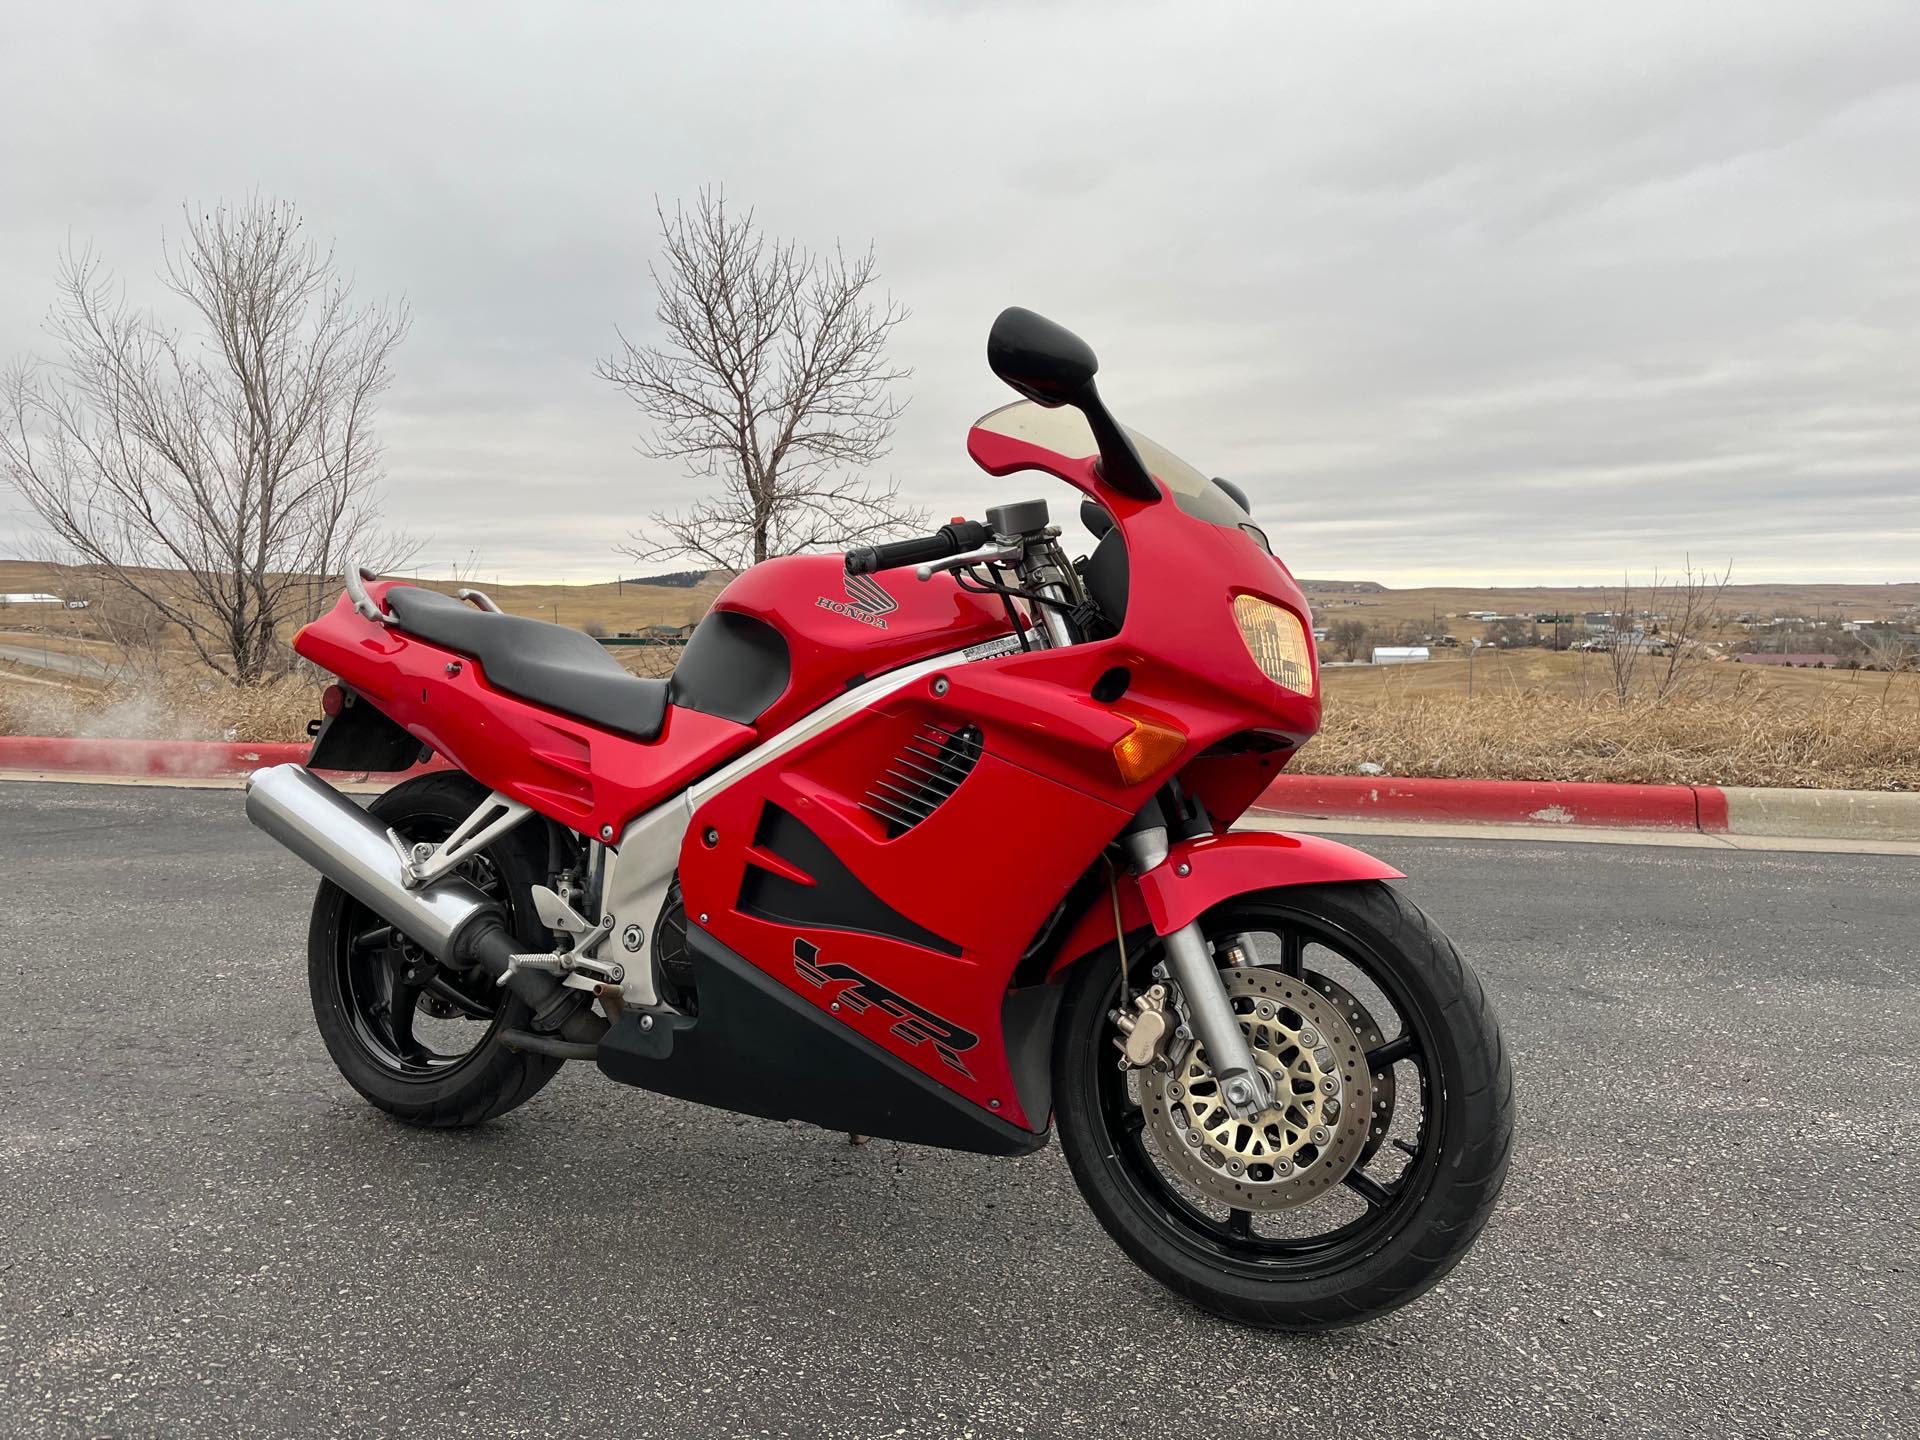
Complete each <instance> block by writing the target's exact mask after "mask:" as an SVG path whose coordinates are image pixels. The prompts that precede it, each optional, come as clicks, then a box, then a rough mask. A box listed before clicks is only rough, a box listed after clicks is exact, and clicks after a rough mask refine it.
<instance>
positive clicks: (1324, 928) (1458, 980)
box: [1054, 882, 1513, 1330]
mask: <svg viewBox="0 0 1920 1440" xmlns="http://www.w3.org/2000/svg"><path fill="white" fill-rule="evenodd" d="M1201 928H1202V930H1203V931H1204V932H1205V934H1206V937H1207V940H1208V943H1209V946H1210V948H1211V949H1212V950H1213V952H1214V955H1215V957H1216V959H1217V960H1218V962H1219V963H1220V964H1221V966H1222V978H1223V981H1224V982H1225V984H1226V989H1227V992H1228V996H1229V999H1230V1000H1231V1002H1232V1004H1233V1007H1234V1009H1235V1011H1236V1013H1237V1014H1238V1015H1239V1018H1240V1021H1241V1028H1242V1031H1243V1032H1244V1033H1245V1034H1246V1035H1247V1039H1248V1044H1249V1047H1250V1049H1251V1050H1252V1051H1253V1053H1254V1056H1255V1059H1256V1061H1257V1062H1258V1063H1259V1064H1260V1065H1261V1067H1262V1068H1263V1069H1265V1070H1266V1071H1267V1072H1268V1074H1269V1075H1270V1076H1271V1077H1272V1078H1273V1080H1274V1082H1275V1093H1276V1096H1277V1097H1279V1098H1277V1100H1276V1104H1275V1107H1274V1108H1273V1109H1272V1110H1270V1111H1268V1112H1267V1113H1266V1114H1265V1115H1263V1116H1260V1117H1257V1118H1256V1119H1255V1120H1254V1121H1253V1122H1252V1123H1246V1122H1239V1121H1235V1120H1233V1119H1232V1117H1231V1116H1230V1115H1228V1114H1227V1112H1226V1110H1225V1108H1224V1105H1223V1104H1222V1103H1221V1101H1220V1099H1219V1096H1218V1087H1217V1085H1216V1084H1215V1082H1214V1081H1213V1078H1212V1073H1211V1070H1210V1069H1209V1068H1208V1067H1207V1065H1206V1058H1205V1051H1204V1049H1203V1048H1202V1047H1200V1046H1198V1045H1197V1044H1194V1043H1192V1042H1191V1041H1190V1040H1187V1039H1182V1038H1179V1037H1176V1038H1175V1039H1174V1040H1173V1041H1172V1043H1170V1044H1169V1045H1168V1046H1167V1047H1166V1048H1165V1050H1164V1051H1163V1057H1164V1058H1163V1059H1162V1061H1161V1063H1159V1064H1157V1065H1150V1066H1146V1067H1143V1068H1132V1067H1129V1066H1128V1065H1127V1064H1126V1063H1125V1062H1124V1061H1122V1060H1121V1059H1120V1052H1119V1051H1118V1050H1117V1049H1116V1048H1115V1046H1114V1044H1113V1037H1115V1036H1116V1035H1118V1034H1119V1033H1120V1032H1119V1029H1118V1028H1117V1027H1116V1025H1115V1024H1114V1022H1113V1019H1112V1018H1111V1017H1112V1012H1113V1011H1114V1010H1115V1009H1116V1007H1118V1006H1120V1005H1121V996H1120V987H1121V975H1120V965H1119V963H1118V961H1117V958H1116V957H1115V956H1114V954H1113V952H1111V951H1109V952H1107V953H1106V954H1105V955H1104V956H1096V957H1093V958H1090V959H1088V960H1087V961H1084V962H1083V963H1082V964H1081V965H1080V967H1079V968H1078V971H1077V972H1076V973H1075V975H1074V976H1073V977H1072V978H1071V979H1070V980H1069V981H1068V987H1069V988H1068V992H1067V995H1066V997H1065V1000H1064V1004H1063V1007H1062V1010H1061V1017H1060V1026H1059V1030H1058V1032H1057V1038H1056V1041H1055V1051H1054V1093H1055V1096H1056V1097H1057V1099H1056V1103H1057V1108H1058V1116H1059V1125H1060V1140H1061V1146H1062V1148H1063V1149H1064V1151H1065V1152H1066V1156H1067V1162H1068V1164H1069V1166H1070V1167H1071V1168H1072V1171H1073V1175H1074V1179H1075V1180H1076V1181H1077V1182H1078V1184H1079V1186H1080V1189H1081V1192H1082V1193H1083V1194H1084V1195H1085V1196H1086V1198H1087V1202H1088V1204H1089V1205H1090V1206H1091V1207H1092V1209H1093V1211H1094V1213H1095V1214H1096V1215H1097V1216H1098V1217H1099V1219H1100V1221H1101V1223H1102V1224H1103V1225H1104V1226H1105V1227H1106V1229H1107V1231H1108V1233H1110V1234H1111V1235H1112V1236H1113V1237H1114V1239H1115V1240H1116V1241H1117V1242H1118V1243H1119V1244H1120V1246H1121V1248H1122V1249H1124V1250H1125V1251H1126V1252H1127V1254H1128V1255H1129V1256H1131V1257H1132V1258H1133V1260H1134V1261H1135V1262H1136V1263H1138V1264H1139V1265H1140V1266H1141V1267H1142V1268H1143V1269H1145V1270H1146V1271H1147V1272H1148V1273H1149V1274H1152V1275H1153V1276H1155V1277H1156V1278H1157V1279H1159V1280H1160V1281H1162V1282H1163V1283H1164V1284H1166V1285H1167V1286H1169V1287H1170V1288H1172V1289H1173V1290H1175V1291H1177V1292H1178V1293H1180V1294H1182V1295H1185V1296H1187V1297H1188V1298H1190V1299H1192V1300H1194V1301H1195V1302H1197V1303H1199V1304H1201V1305H1204V1306H1206V1307H1207V1308H1208V1309H1210V1310H1213V1311H1216V1312H1218V1313H1219V1314H1222V1315H1226V1316H1229V1317H1231V1318H1233V1319H1235V1320H1240V1321H1243V1322H1246V1323H1248V1324H1254V1325H1261V1326H1267V1327H1271V1328H1276V1329H1286V1330H1316V1329H1329V1328H1334V1327H1337V1326H1342V1325H1351V1324H1354V1323H1357V1322H1359V1321H1361V1320H1366V1319H1369V1318H1371V1317H1373V1316H1375V1315H1378V1314H1381V1313H1382V1312H1384V1311H1387V1310H1390V1309H1393V1308H1394V1307H1396V1306H1399V1305H1403V1304H1405V1303H1406V1302H1407V1301H1409V1300H1411V1299H1413V1298H1415V1297H1416V1296H1418V1295H1420V1294H1421V1293H1423V1292H1424V1291H1426V1290H1427V1289H1428V1288H1429V1287H1431V1286H1432V1285H1434V1284H1435V1283H1436V1282H1437V1281H1438V1280H1439V1279H1440V1278H1441V1277H1442V1276H1443V1275H1445V1274H1446V1273H1447V1271H1448V1270H1450V1269H1451V1268H1452V1267H1453V1266H1454V1265H1455V1264H1456V1263H1457V1262H1458V1261H1459V1259H1460V1257H1461V1256H1462V1255H1463V1254H1465V1253H1466V1250H1467V1247H1468V1246H1469V1245H1471V1244H1472V1242H1473V1240H1474V1237H1475V1236H1476V1235H1478V1234H1479V1232H1480V1230H1481V1228H1482V1226H1484V1225H1485V1224H1486V1221H1487V1218H1488V1216H1489V1215H1490V1214H1491V1213H1492V1210H1493V1205H1494V1201H1495V1200H1496V1199H1497V1198H1498V1196H1499V1194H1500V1188H1501V1185H1502V1183H1503V1181H1504V1179H1505V1176H1506V1168H1507V1150H1508V1144H1509V1141H1510V1140H1511V1137H1512V1131H1513V1083H1512V1076H1511V1074H1510V1072H1509V1070H1508V1067H1507V1060H1506V1054H1505V1051H1504V1049H1503V1047H1502V1044H1501V1040H1500V1032H1499V1026H1498V1022H1497V1021H1496V1019H1495V1017H1494V1014H1493V1009H1492V1007H1491V1005H1489V1004H1488V1002H1487V998H1486V995H1485V992H1484V991H1483V990H1482V989H1481V986H1480V982H1479V980H1478V979H1477V978H1476V977H1475V976H1474V974H1473V972H1472V971H1470V970H1469V969H1468V968H1467V967H1466V965H1465V964H1464V963H1463V962H1462V961H1461V959H1460V956H1459V953H1458V952H1457V951H1456V950H1455V949H1454V948H1453V945H1452V944H1451V943H1450V942H1449V941H1448V940H1447V938H1446V937H1445V936H1444V935H1442V934H1441V933H1440V932H1439V930H1438V929H1436V928H1435V927H1434V925H1433V924H1432V922H1431V921H1429V920H1428V919H1427V917H1426V916H1425V915H1424V914H1422V913H1421V912H1420V910H1419V909H1418V908H1417V907H1416V906H1414V905H1413V904H1412V902H1410V901H1408V900H1407V899H1405V898H1404V897H1403V896H1401V895H1400V894H1399V893H1398V892H1397V891H1395V890H1393V889H1392V888H1391V887H1389V886H1386V885H1383V884H1380V883H1378V882H1365V883H1357V884H1340V885H1321V886H1301V887H1298V888H1287V889H1280V890H1272V891H1265V892H1261V893H1258V894H1253V895H1247V896H1241V897H1238V898H1236V899H1234V900H1233V901H1230V902H1228V903H1227V904H1224V905H1222V906H1219V907H1217V908H1216V909H1214V910H1212V911H1210V912H1208V914H1207V915H1206V916H1204V917H1203V918H1202V921H1201ZM1130 958H1131V968H1130V971H1129V973H1128V976H1127V987H1128V997H1129V999H1131V998H1132V997H1134V996H1137V995H1139V994H1141V993H1142V992H1145V991H1147V990H1148V989H1149V987H1151V986H1152V985H1153V984H1154V983H1155V980H1156V976H1155V974H1154V967H1155V965H1156V964H1157V963H1158V962H1159V960H1160V958H1161V952H1160V948H1159V947H1158V946H1157V945H1154V946H1151V947H1148V948H1147V949H1145V950H1144V952H1140V953H1135V954H1134V955H1132V956H1131V957H1130ZM1167 988H1168V990H1169V992H1171V993H1174V994H1176V995H1177V992H1174V991H1173V987H1172V986H1171V985H1170V984H1169V985H1168V987H1167ZM1168 1014H1169V1019H1170V1021H1172V1022H1173V1023H1176V1024H1177V1023H1178V1020H1179V1013H1178V1009H1177V1006H1174V1005H1171V1004H1170V1005H1169V1006H1168Z"/></svg>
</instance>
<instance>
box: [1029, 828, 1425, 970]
mask: <svg viewBox="0 0 1920 1440" xmlns="http://www.w3.org/2000/svg"><path fill="white" fill-rule="evenodd" d="M1401 878H1403V877H1402V875H1401V872H1400V871H1398V870H1396V869H1394V868H1393V867H1392V866H1391V865H1388V864H1387V863H1385V862H1384V861H1381V860H1376V859H1374V858H1373V856H1371V855H1368V854H1366V853H1365V852H1364V851H1360V850H1356V849H1354V848H1353V847H1352V846H1351V845H1342V844H1341V843H1340V842H1339V841H1337V840H1328V839H1326V838H1324V837H1323V836H1319V835H1291V834H1285V833H1283V832H1280V831H1277V830H1237V831H1233V832H1230V833H1228V834H1226V835H1203V836H1201V837H1200V838H1199V839H1197V840H1182V841H1179V842H1178V843H1176V844H1175V845H1174V846H1173V848H1172V849H1171V851H1169V852H1168V855H1167V858H1166V859H1165V860H1164V861H1162V862H1161V863H1160V864H1159V865H1156V866H1155V867H1154V868H1153V869H1151V870H1149V871H1148V872H1147V873H1146V874H1145V875H1133V874H1129V873H1122V874H1121V875H1120V876H1119V877H1118V880H1119V887H1120V922H1121V924H1122V925H1124V926H1125V927H1126V929H1127V931H1128V932H1129V933H1131V932H1133V931H1135V930H1140V929H1145V928H1148V927H1151V928H1152V930H1153V932H1154V933H1155V934H1156V935H1170V934H1172V933H1173V932H1174V931H1175V930H1178V929H1179V928H1180V927H1181V926H1183V925H1185V924H1187V923H1188V922H1189V921H1192V920H1194V919H1197V918H1198V917H1199V916H1200V915H1202V914H1204V913H1205V912H1206V911H1208V910H1210V909H1212V908H1213V907H1214V906H1215V905H1218V904H1219V903H1220V902H1221V901H1223V900H1231V899H1232V898H1233V897H1234V896H1236V895H1245V894H1247V893H1249V892H1250V891H1254V890H1273V889H1276V888H1279V887H1281V886H1286V885H1325V884H1329V883H1332V882H1335V881H1341V880H1398V879H1401ZM1113 938H1114V924H1113V899H1112V897H1111V896H1109V895H1106V894H1101V895H1097V896H1095V898H1094V900H1093V903H1092V904H1090V905H1088V906H1087V908H1086V911H1085V912H1084V913H1083V914H1082V915H1081V916H1080V918H1079V919H1078V920H1077V921H1075V922H1074V926H1073V928H1072V929H1071V930H1069V931H1068V932H1067V935H1066V938H1065V939H1064V940H1062V941H1061V942H1060V948H1059V950H1058V951H1057V952H1056V953H1055V955H1054V961H1053V965H1052V968H1051V969H1050V970H1049V971H1048V972H1047V978H1048V979H1049V980H1053V979H1057V978H1059V975H1060V972H1061V971H1063V970H1065V969H1066V968H1067V967H1068V966H1069V965H1071V964H1073V962H1074V961H1076V960H1078V959H1079V958H1080V957H1081V956H1083V955H1086V954H1089V953H1091V952H1092V951H1094V950H1098V949H1100V948H1101V947H1102V946H1105V945H1110V944H1112V943H1113Z"/></svg>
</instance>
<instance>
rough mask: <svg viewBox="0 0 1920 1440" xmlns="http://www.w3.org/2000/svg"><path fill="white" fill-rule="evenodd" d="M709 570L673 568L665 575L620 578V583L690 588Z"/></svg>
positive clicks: (677, 588)
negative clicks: (673, 569)
mask: <svg viewBox="0 0 1920 1440" xmlns="http://www.w3.org/2000/svg"><path fill="white" fill-rule="evenodd" d="M712 573H713V572H712V571H711V570H675V571H672V572H671V573H669V574H666V575H635V576H632V577H631V578H629V579H626V580H622V581H621V582H620V583H621V584H622V585H661V586H664V587H666V588H667V589H669V590H691V589H692V588H693V587H694V586H696V585H698V584H699V583H700V582H701V581H702V580H704V579H706V578H707V576H709V575H711V574H712Z"/></svg>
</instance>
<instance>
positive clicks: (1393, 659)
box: [1373, 645, 1433, 665]
mask: <svg viewBox="0 0 1920 1440" xmlns="http://www.w3.org/2000/svg"><path fill="white" fill-rule="evenodd" d="M1432 658H1433V653H1432V652H1431V651H1430V650H1428V649H1427V647H1426V646H1424V645H1376V646H1374V647H1373V663H1374V664H1376V665H1417V664H1419V663H1420V662H1421V661H1422V660H1431V659H1432Z"/></svg>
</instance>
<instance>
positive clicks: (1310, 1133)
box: [1137, 966, 1384, 1210]
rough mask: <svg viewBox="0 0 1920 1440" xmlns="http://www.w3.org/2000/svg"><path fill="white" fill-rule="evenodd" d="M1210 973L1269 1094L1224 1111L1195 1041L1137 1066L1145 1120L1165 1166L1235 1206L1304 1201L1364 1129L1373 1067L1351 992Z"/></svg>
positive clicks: (1243, 970)
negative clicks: (1246, 1108) (1238, 1114)
mask: <svg viewBox="0 0 1920 1440" xmlns="http://www.w3.org/2000/svg"><path fill="white" fill-rule="evenodd" d="M1315 978H1316V979H1319V978H1320V977H1315ZM1220 979H1221V981H1222V983H1223V984H1224V985H1225V986H1226V991H1227V999H1228V1001H1229V1003H1230V1004H1231V1005H1232V1006H1233V1010H1234V1014H1235V1015H1236V1016H1237V1017H1238V1018H1239V1021H1240V1029H1241V1032H1242V1033H1243V1034H1244V1035H1245V1036H1246V1037H1247V1047H1248V1049H1249V1050H1251V1051H1252V1052H1253V1057H1254V1063H1255V1064H1256V1065H1258V1066H1259V1067H1260V1068H1261V1069H1262V1070H1264V1071H1265V1072H1266V1073H1267V1075H1268V1076H1269V1077H1270V1078H1271V1079H1272V1081H1273V1089H1274V1095H1275V1097H1276V1098H1275V1103H1274V1105H1273V1107H1272V1108H1271V1109H1269V1110H1267V1111H1265V1112H1264V1113H1263V1114H1261V1115H1258V1116H1256V1117H1255V1118H1253V1119H1252V1120H1236V1119H1234V1117H1233V1115H1232V1114H1231V1113H1230V1112H1229V1111H1228V1109H1227V1106H1226V1101H1225V1100H1224V1099H1223V1098H1222V1097H1221V1094H1220V1082H1219V1081H1218V1080H1217V1079H1215V1077H1214V1074H1213V1069H1212V1067H1211V1066H1210V1065H1209V1064H1208V1063H1207V1059H1206V1051H1205V1049H1204V1047H1202V1046H1200V1045H1198V1044H1195V1045H1190V1046H1189V1047H1188V1048H1187V1050H1186V1053H1185V1055H1184V1056H1182V1057H1181V1059H1180V1060H1179V1061H1178V1062H1177V1063H1176V1064H1175V1065H1174V1066H1173V1068H1172V1069H1171V1070H1170V1071H1167V1072H1164V1073H1163V1072H1161V1071H1159V1070H1156V1069H1151V1068H1149V1069H1143V1070H1141V1071H1138V1072H1137V1073H1138V1075H1139V1079H1140V1102H1141V1109H1142V1111H1143V1112H1144V1115H1145V1118H1146V1128H1147V1130H1148V1131H1149V1132H1150V1133H1151V1134H1152V1135H1153V1138H1154V1140H1155V1142H1156V1145H1155V1148H1156V1149H1157V1150H1158V1151H1159V1154H1160V1156H1161V1157H1163V1160H1164V1163H1165V1164H1166V1166H1167V1168H1168V1169H1169V1170H1171V1171H1172V1172H1173V1173H1174V1175H1175V1176H1176V1177H1177V1178H1179V1179H1180V1180H1183V1181H1185V1182H1186V1183H1187V1184H1189V1185H1191V1186H1192V1187H1193V1188H1194V1189H1195V1190H1198V1191H1199V1192H1200V1193H1201V1194H1203V1195H1205V1196H1207V1197H1208V1198H1210V1199H1213V1200H1217V1201H1219V1202H1221V1203H1222V1204H1225V1205H1228V1206H1230V1207H1232V1208H1234V1209H1237V1210H1284V1209H1287V1208H1289V1207H1291V1206H1294V1205H1302V1204H1305V1203H1306V1202H1307V1201H1309V1200H1312V1199H1314V1198H1315V1197H1316V1196H1318V1195H1321V1194H1324V1193H1325V1192H1326V1191H1328V1190H1330V1189H1332V1188H1333V1187H1334V1186H1336V1185H1338V1184H1339V1183H1340V1182H1341V1181H1342V1180H1343V1179H1345V1178H1346V1175H1347V1173H1348V1171H1350V1170H1352V1169H1353V1167H1354V1166H1355V1165H1356V1164H1358V1163H1359V1160H1360V1156H1361V1153H1362V1151H1363V1150H1364V1149H1365V1148H1366V1146H1367V1142H1368V1139H1369V1134H1368V1131H1369V1128H1370V1127H1369V1117H1370V1116H1371V1115H1372V1113H1373V1079H1372V1076H1371V1075H1370V1074H1369V1073H1368V1070H1367V1057H1366V1050H1365V1047H1364V1046H1363V1045H1362V1043H1361V1039H1360V1036H1359V1034H1357V1033H1356V1032H1355V1030H1354V1027H1353V1025H1352V1024H1351V1023H1350V1022H1349V1020H1348V1019H1347V1014H1346V1012H1347V1010H1348V1007H1349V1005H1350V1004H1351V1002H1352V996H1350V995H1346V994H1345V992H1344V991H1342V992H1341V995H1340V997H1335V996H1334V995H1333V994H1331V993H1329V992H1326V991H1323V990H1317V989H1315V988H1314V987H1313V986H1312V985H1309V984H1308V983H1306V982H1305V981H1302V980H1299V979H1295V978H1294V977H1293V976H1291V975H1285V974H1282V973H1281V972H1280V971H1278V970H1267V969H1262V968H1259V967H1256V966H1233V967H1231V968H1229V969H1226V970H1223V971H1222V972H1221V975H1220ZM1334 988H1335V989H1337V988H1338V987H1334ZM1353 1008H1354V1009H1357V1008H1358V1007H1357V1005H1355V1006H1353ZM1363 1013H1364V1012H1363ZM1383 1129H1384V1127H1383Z"/></svg>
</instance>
